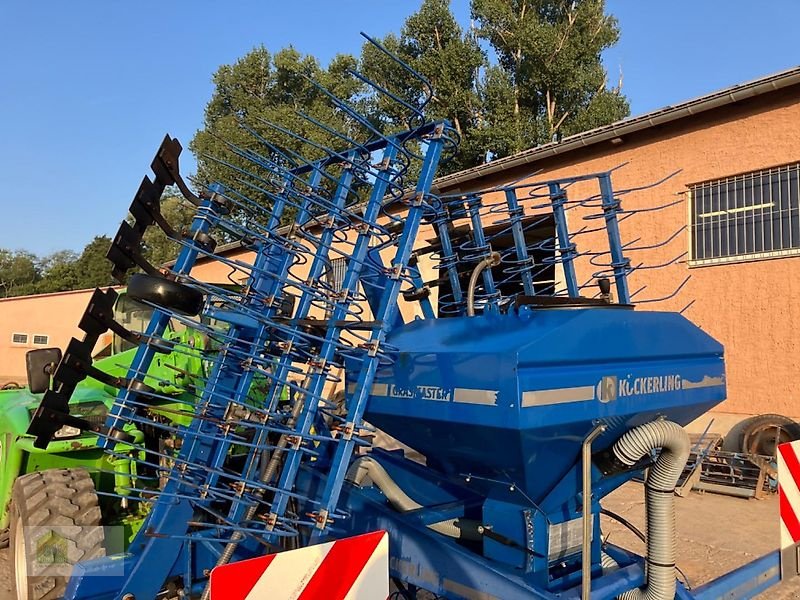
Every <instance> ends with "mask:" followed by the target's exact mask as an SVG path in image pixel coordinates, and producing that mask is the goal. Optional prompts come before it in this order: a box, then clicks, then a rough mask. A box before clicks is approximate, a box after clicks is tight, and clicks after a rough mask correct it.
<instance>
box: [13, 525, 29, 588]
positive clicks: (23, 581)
mask: <svg viewBox="0 0 800 600" xmlns="http://www.w3.org/2000/svg"><path fill="white" fill-rule="evenodd" d="M16 525H17V527H16V529H17V530H16V534H15V535H14V573H15V577H16V580H17V600H28V553H27V548H26V546H27V544H25V535H24V530H23V528H22V518H18V519H17V524H16Z"/></svg>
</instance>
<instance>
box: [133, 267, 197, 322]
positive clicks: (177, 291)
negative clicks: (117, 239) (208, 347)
mask: <svg viewBox="0 0 800 600" xmlns="http://www.w3.org/2000/svg"><path fill="white" fill-rule="evenodd" d="M127 293H128V297H130V298H133V299H134V300H138V301H139V302H145V303H148V302H149V303H150V304H155V305H156V306H162V307H164V308H166V309H169V310H173V311H175V312H176V313H180V314H183V315H188V316H190V317H194V316H197V315H198V314H199V313H200V311H201V310H203V304H204V298H203V293H202V292H201V291H200V290H197V289H195V288H193V287H191V286H188V285H184V284H182V283H178V282H177V281H172V280H171V279H166V278H164V277H154V276H153V275H145V274H144V273H137V274H136V275H133V276H132V277H131V279H130V281H129V282H128V292H127Z"/></svg>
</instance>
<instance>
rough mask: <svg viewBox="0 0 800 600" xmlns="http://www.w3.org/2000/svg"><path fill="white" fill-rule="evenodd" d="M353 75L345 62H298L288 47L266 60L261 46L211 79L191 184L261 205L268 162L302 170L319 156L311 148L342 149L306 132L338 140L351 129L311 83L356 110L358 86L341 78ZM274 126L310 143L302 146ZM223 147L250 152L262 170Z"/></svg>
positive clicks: (351, 63) (344, 58)
mask: <svg viewBox="0 0 800 600" xmlns="http://www.w3.org/2000/svg"><path fill="white" fill-rule="evenodd" d="M355 67H356V59H355V58H354V57H352V56H348V55H339V56H337V57H336V58H334V59H333V60H332V61H331V64H330V65H328V67H327V69H325V68H322V67H321V66H320V65H319V63H318V62H317V60H316V59H315V58H314V57H311V56H303V55H302V54H300V53H299V52H297V50H295V49H294V48H292V47H288V48H284V49H283V50H281V51H279V52H278V53H277V54H275V55H274V56H273V55H271V54H270V53H269V52H268V51H267V50H266V49H265V48H264V47H263V46H262V47H259V48H255V49H254V50H252V51H251V52H249V53H248V54H246V55H245V56H244V57H243V58H241V59H240V60H239V61H237V62H236V63H235V64H233V65H223V66H222V67H220V68H219V70H218V71H217V72H216V74H215V75H214V79H213V80H214V84H215V86H216V87H215V91H214V94H213V96H212V98H211V101H210V102H209V103H208V106H207V107H206V112H205V127H204V128H203V129H202V130H200V131H198V132H197V134H196V135H195V137H194V139H193V140H192V142H191V144H190V148H191V150H192V151H193V152H194V153H195V155H196V156H197V157H198V171H197V176H196V178H195V183H196V184H198V185H201V186H204V185H206V184H208V183H211V182H215V181H220V182H223V183H225V184H227V185H229V186H231V187H233V188H234V189H239V190H240V191H242V192H244V193H246V194H247V195H248V196H249V197H251V198H257V199H260V200H261V201H262V202H263V203H264V204H267V205H268V204H269V203H270V199H269V195H268V193H266V192H265V191H264V190H266V191H267V192H268V191H271V186H270V184H269V180H270V173H269V168H268V164H269V162H268V161H274V162H280V163H283V164H285V163H286V162H288V163H289V164H295V165H296V164H302V160H301V159H300V158H299V157H300V155H302V156H304V157H310V158H318V157H321V156H323V152H322V151H321V150H320V149H319V148H318V147H316V145H321V146H326V147H342V146H343V142H342V140H341V139H338V138H337V136H336V135H335V134H332V133H329V132H327V131H325V130H324V129H322V128H320V127H318V126H316V125H314V124H313V123H312V121H311V120H310V119H314V120H317V121H319V122H321V123H324V124H325V125H326V126H328V127H330V128H333V129H334V130H336V131H338V132H342V133H344V134H349V132H351V130H353V129H354V124H353V123H352V122H351V121H350V120H349V119H348V118H346V117H345V116H344V115H343V113H342V111H340V110H337V109H336V107H335V106H334V105H333V104H332V103H331V102H330V101H329V100H328V99H327V97H326V95H325V94H324V93H323V92H322V91H321V90H320V89H319V88H318V87H317V86H315V85H314V83H312V80H313V81H316V82H319V83H320V84H321V85H323V86H324V87H325V88H327V89H328V90H330V91H331V92H333V93H334V94H336V95H337V96H340V97H343V98H351V99H353V100H354V101H355V102H358V101H359V99H358V96H359V94H360V93H362V92H363V84H361V83H360V82H359V81H358V80H357V79H356V78H355V77H353V76H352V75H351V74H350V73H349V72H348V70H350V69H354V68H355ZM300 113H302V114H303V115H307V117H308V118H306V117H304V116H302V115H301V114H300ZM275 125H277V126H278V127H282V128H284V129H287V130H290V131H292V132H295V133H297V134H299V135H301V136H303V137H305V138H307V139H308V140H310V141H311V143H310V144H307V143H304V142H302V141H300V140H298V139H297V138H295V137H293V136H291V135H289V134H286V133H284V132H282V131H280V130H279V129H277V128H276V127H275ZM243 127H247V128H250V129H251V130H252V131H254V132H255V133H256V135H258V136H261V137H262V138H265V139H268V140H269V142H270V143H271V144H272V145H273V147H270V146H268V145H266V144H264V143H262V142H261V141H259V140H258V139H257V138H255V137H254V136H252V135H251V134H250V133H248V131H246V130H245V129H244V128H243ZM361 137H362V138H363V136H361ZM230 144H233V145H235V146H237V147H239V148H242V149H245V150H250V151H253V152H256V153H258V154H259V155H260V156H262V157H264V158H265V159H266V161H267V162H266V163H265V164H264V165H262V166H261V168H259V167H256V166H255V165H254V164H253V163H252V162H250V161H248V160H245V159H242V158H241V157H240V156H238V155H236V154H235V153H234V152H232V151H231V147H230ZM212 157H213V158H212ZM214 159H217V160H214ZM219 161H224V162H225V163H228V164H222V163H221V162H219ZM242 170H245V171H247V172H248V174H245V173H243V172H242ZM250 173H252V176H251V175H250Z"/></svg>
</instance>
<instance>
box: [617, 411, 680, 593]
mask: <svg viewBox="0 0 800 600" xmlns="http://www.w3.org/2000/svg"><path fill="white" fill-rule="evenodd" d="M656 448H661V454H660V455H659V457H658V459H657V460H656V464H655V465H654V466H653V467H652V468H651V469H650V472H649V474H648V475H647V481H645V484H644V486H645V503H646V511H647V583H646V585H645V586H644V587H643V588H637V589H635V590H630V591H628V592H625V593H624V594H621V595H620V596H619V600H673V599H674V598H675V590H676V571H675V560H676V558H677V557H676V554H677V539H676V538H677V536H676V533H675V484H676V483H677V482H678V478H679V477H680V475H681V473H682V472H683V468H684V466H685V465H686V460H687V459H688V458H689V448H690V444H689V435H688V434H687V433H686V431H684V429H683V427H681V426H680V425H678V424H677V423H673V422H672V421H653V422H651V423H646V424H644V425H641V426H639V427H636V428H635V429H631V430H630V431H628V432H627V433H626V434H625V435H623V436H622V437H621V438H620V439H619V440H617V443H616V444H614V447H613V448H612V451H613V453H614V456H616V457H617V458H618V459H619V460H620V461H621V462H623V463H624V464H626V465H628V466H632V465H634V464H636V463H637V462H639V460H641V459H642V458H643V457H644V456H646V455H647V454H649V453H650V452H651V451H652V450H655V449H656ZM609 566H610V565H609Z"/></svg>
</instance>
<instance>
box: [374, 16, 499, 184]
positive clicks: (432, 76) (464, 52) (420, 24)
mask: <svg viewBox="0 0 800 600" xmlns="http://www.w3.org/2000/svg"><path fill="white" fill-rule="evenodd" d="M381 43H382V45H384V46H385V47H386V48H387V49H389V50H390V51H392V52H393V53H395V54H396V55H397V56H399V57H400V58H401V59H402V60H403V61H405V62H406V63H407V64H408V65H409V66H410V67H411V68H413V69H414V70H416V71H418V72H419V73H421V74H423V75H424V76H425V77H426V78H428V79H429V80H430V82H431V84H432V85H433V89H434V91H435V95H434V97H433V99H432V100H431V102H430V104H429V106H428V107H427V110H426V116H427V118H428V119H448V120H449V121H450V122H451V123H452V125H453V127H454V129H455V130H456V131H457V132H458V134H459V135H460V136H461V138H462V147H461V152H460V153H459V155H458V156H457V157H455V159H454V160H453V161H452V162H451V163H450V164H449V165H446V166H445V170H450V171H455V170H459V169H462V168H466V167H469V166H473V165H474V164H476V163H477V162H481V160H480V159H481V156H480V154H481V151H480V149H478V148H474V147H473V145H472V144H471V142H472V141H473V132H474V130H475V128H476V127H478V126H479V125H480V119H479V117H480V114H481V112H482V110H481V106H480V103H481V100H480V97H479V96H478V92H477V82H478V77H479V74H480V71H481V69H482V68H483V67H484V66H485V64H486V56H485V55H484V53H483V51H482V50H481V48H480V46H479V45H478V42H477V39H475V37H474V36H473V35H472V34H471V33H465V32H464V30H463V29H462V28H461V26H460V25H459V24H458V22H457V21H456V19H455V17H454V16H453V13H452V12H451V11H450V1H449V0H424V1H423V3H422V6H421V7H420V9H419V11H418V12H416V13H414V14H413V15H411V16H410V17H409V18H408V19H407V20H406V22H405V24H404V25H403V28H402V30H401V34H400V37H399V38H398V37H397V36H395V35H394V34H389V35H388V36H387V37H386V38H384V39H383V40H382V41H381ZM361 67H362V69H363V71H364V73H365V74H366V75H367V76H368V77H370V78H371V79H372V80H374V81H375V82H376V83H378V84H380V85H381V86H382V87H384V88H388V89H390V90H393V91H397V90H400V91H402V92H403V96H404V97H405V98H415V97H419V96H420V90H421V86H420V84H419V82H418V81H416V79H415V78H414V77H413V76H412V75H411V74H410V73H408V72H407V71H405V70H403V69H402V67H400V66H399V65H397V63H396V62H395V61H393V60H392V59H391V58H390V57H388V56H386V54H384V53H383V52H381V51H380V50H379V49H377V48H375V46H373V45H372V44H365V45H364V47H363V49H362V53H361ZM377 109H378V113H379V114H378V120H383V121H385V122H388V123H390V124H391V125H392V126H394V127H400V126H402V127H405V126H406V123H405V118H406V117H407V115H408V111H407V110H404V109H402V108H401V107H399V106H398V105H397V104H396V103H395V102H393V101H391V100H389V99H387V98H380V99H379V103H378V105H377Z"/></svg>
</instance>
